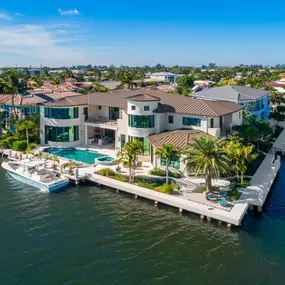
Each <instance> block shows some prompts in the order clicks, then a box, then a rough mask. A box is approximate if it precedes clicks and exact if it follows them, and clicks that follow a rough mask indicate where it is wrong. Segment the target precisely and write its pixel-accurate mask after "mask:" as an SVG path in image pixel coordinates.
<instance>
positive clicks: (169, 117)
mask: <svg viewBox="0 0 285 285" xmlns="http://www.w3.org/2000/svg"><path fill="white" fill-rule="evenodd" d="M168 123H169V124H173V116H168Z"/></svg>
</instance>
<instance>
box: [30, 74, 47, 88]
mask: <svg viewBox="0 0 285 285" xmlns="http://www.w3.org/2000/svg"><path fill="white" fill-rule="evenodd" d="M30 85H31V86H32V87H34V88H40V87H42V86H43V85H44V83H43V81H42V79H41V78H40V77H39V76H34V77H32V79H31V80H30Z"/></svg>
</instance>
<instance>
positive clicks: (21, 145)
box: [12, 141, 27, 150]
mask: <svg viewBox="0 0 285 285" xmlns="http://www.w3.org/2000/svg"><path fill="white" fill-rule="evenodd" d="M12 149H13V150H26V149H27V142H26V141H15V142H13V143H12Z"/></svg>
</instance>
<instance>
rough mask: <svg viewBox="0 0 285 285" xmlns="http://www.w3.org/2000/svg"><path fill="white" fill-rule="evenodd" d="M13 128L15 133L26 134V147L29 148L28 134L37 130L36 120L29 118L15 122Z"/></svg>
mask: <svg viewBox="0 0 285 285" xmlns="http://www.w3.org/2000/svg"><path fill="white" fill-rule="evenodd" d="M14 125H15V127H16V130H17V132H23V131H25V133H26V140H27V147H28V146H29V132H30V131H35V130H38V129H39V125H38V122H37V120H36V118H33V117H29V118H27V119H25V120H22V121H15V124H14Z"/></svg>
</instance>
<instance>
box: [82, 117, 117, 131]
mask: <svg viewBox="0 0 285 285" xmlns="http://www.w3.org/2000/svg"><path fill="white" fill-rule="evenodd" d="M84 124H85V125H87V126H91V127H97V128H102V129H110V130H115V131H116V130H118V123H117V120H109V119H107V118H105V117H89V118H88V119H87V120H86V121H85V122H84Z"/></svg>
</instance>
